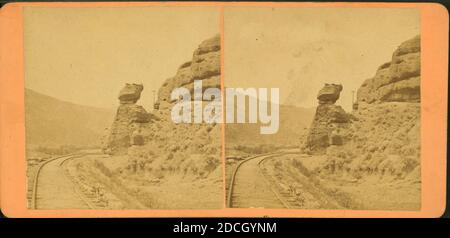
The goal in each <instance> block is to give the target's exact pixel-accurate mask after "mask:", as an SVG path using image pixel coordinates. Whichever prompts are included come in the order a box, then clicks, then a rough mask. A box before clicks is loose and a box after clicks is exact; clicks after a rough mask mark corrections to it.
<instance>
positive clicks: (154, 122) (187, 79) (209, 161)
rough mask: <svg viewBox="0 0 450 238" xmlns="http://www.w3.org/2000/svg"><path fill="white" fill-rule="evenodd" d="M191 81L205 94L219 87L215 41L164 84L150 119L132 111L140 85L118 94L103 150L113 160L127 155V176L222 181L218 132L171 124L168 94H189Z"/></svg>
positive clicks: (212, 128)
mask: <svg viewBox="0 0 450 238" xmlns="http://www.w3.org/2000/svg"><path fill="white" fill-rule="evenodd" d="M194 80H202V85H203V88H207V87H220V37H219V36H215V37H213V38H211V39H208V40H205V41H203V42H202V43H201V44H200V45H199V46H198V48H197V49H195V51H194V53H193V57H192V60H191V61H189V62H186V63H184V64H182V65H181V66H180V67H179V68H178V70H177V72H176V74H175V76H173V77H171V78H169V79H167V80H166V81H165V82H164V83H163V85H162V86H161V88H160V89H159V91H158V99H157V103H158V105H159V106H158V107H155V110H153V111H152V112H151V113H147V112H146V111H145V109H144V108H143V107H141V106H139V105H136V102H137V101H138V100H139V97H140V94H141V92H142V90H143V86H142V85H136V84H127V85H126V86H125V87H124V88H123V89H122V90H121V91H120V93H119V100H120V106H119V108H118V110H117V115H116V118H115V121H114V123H113V125H112V128H111V130H110V136H109V141H108V144H107V146H106V148H107V150H108V152H109V153H111V154H114V155H118V154H119V155H126V158H127V160H128V162H127V163H125V164H127V165H126V166H125V167H124V171H125V172H126V173H132V174H136V173H141V174H142V175H143V177H146V178H148V179H149V180H151V179H158V180H160V179H163V178H164V176H166V175H173V174H178V175H179V174H182V175H183V179H187V178H188V177H190V178H193V179H197V178H206V177H211V176H214V178H220V177H221V176H222V175H221V169H220V167H219V166H220V163H221V160H220V153H221V130H220V129H221V127H220V126H219V125H216V124H204V123H195V124H190V123H180V124H176V123H174V122H173V121H172V120H171V116H170V115H171V109H172V107H173V105H174V103H175V102H172V101H171V100H170V95H171V92H172V90H173V89H175V88H178V87H185V88H188V89H190V90H191V91H193V88H194ZM137 164H138V165H139V166H136V165H137ZM130 168H132V169H130ZM217 181H219V180H217Z"/></svg>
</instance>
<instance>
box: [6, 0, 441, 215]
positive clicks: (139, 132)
mask: <svg viewBox="0 0 450 238" xmlns="http://www.w3.org/2000/svg"><path fill="white" fill-rule="evenodd" d="M0 18H1V20H0V42H1V43H2V44H1V50H0V149H1V150H0V151H1V153H0V205H1V210H2V212H3V214H5V215H6V216H7V217H264V216H267V217H439V216H441V215H442V213H443V212H444V209H445V207H446V204H445V203H446V202H445V201H446V200H445V199H446V176H447V175H446V138H447V135H446V131H447V95H448V94H447V87H448V85H447V83H448V68H447V66H448V12H447V10H446V8H445V7H443V6H442V5H439V4H434V3H269V2H265V3H256V2H251V3H250V2H220V3H219V2H165V3H162V2H151V3H144V2H139V3H137V2H136V3H122V2H115V3H106V2H105V3H11V4H6V5H5V6H3V8H2V9H1V10H0Z"/></svg>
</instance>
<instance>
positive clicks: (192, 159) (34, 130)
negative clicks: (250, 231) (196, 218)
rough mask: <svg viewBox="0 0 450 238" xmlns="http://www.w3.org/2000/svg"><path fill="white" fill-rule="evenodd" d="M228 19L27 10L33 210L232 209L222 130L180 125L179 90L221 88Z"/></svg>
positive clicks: (190, 12)
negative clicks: (223, 29) (197, 85)
mask: <svg viewBox="0 0 450 238" xmlns="http://www.w3.org/2000/svg"><path fill="white" fill-rule="evenodd" d="M219 16H220V15H219V9H218V8H217V7H178V6H174V7H163V6H161V7H119V8H117V7H116V8H114V7H90V8H88V7H84V8H76V7H74V8H71V7H67V8H64V7H26V8H25V9H24V58H25V62H24V64H25V66H24V68H25V69H24V71H25V80H24V81H25V119H26V123H25V124H26V125H25V126H26V160H27V166H28V168H27V177H28V180H27V182H28V183H27V187H28V194H27V197H28V206H29V208H30V209H45V210H48V209H97V210H98V209H114V210H120V209H218V208H222V207H223V204H224V202H223V174H222V167H223V166H222V160H221V154H222V151H221V126H220V125H219V124H210V123H208V124H207V123H196V124H188V123H174V121H173V120H172V118H171V110H172V107H173V106H174V105H175V104H176V102H177V99H174V98H172V97H171V93H172V90H174V89H176V88H185V89H188V90H193V89H194V80H203V86H204V87H212V86H215V87H219V88H220V69H221V67H220V49H221V46H220V29H219V22H220V18H219ZM201 102H202V101H201V100H200V103H201Z"/></svg>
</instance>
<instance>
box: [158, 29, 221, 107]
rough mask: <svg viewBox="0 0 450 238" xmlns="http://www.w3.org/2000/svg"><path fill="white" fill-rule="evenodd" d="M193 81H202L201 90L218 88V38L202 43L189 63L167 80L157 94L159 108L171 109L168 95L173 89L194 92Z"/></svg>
mask: <svg viewBox="0 0 450 238" xmlns="http://www.w3.org/2000/svg"><path fill="white" fill-rule="evenodd" d="M194 80H202V86H203V89H205V88H210V87H215V88H220V36H219V35H217V36H215V37H213V38H211V39H208V40H205V41H203V42H202V43H201V44H200V45H199V46H198V48H197V49H196V50H195V51H194V54H193V57H192V60H191V61H188V62H186V63H184V64H182V65H181V66H180V67H179V68H178V71H177V73H176V75H175V76H174V77H172V78H169V79H167V80H166V81H165V82H164V84H163V86H162V87H161V88H160V89H159V92H158V103H159V104H160V108H162V109H163V110H164V109H167V108H171V107H172V105H171V103H172V102H171V101H170V94H171V92H172V90H173V89H174V88H177V87H185V88H187V89H189V90H190V91H191V93H192V92H193V90H194Z"/></svg>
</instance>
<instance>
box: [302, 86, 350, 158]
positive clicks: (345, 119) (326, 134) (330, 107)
mask: <svg viewBox="0 0 450 238" xmlns="http://www.w3.org/2000/svg"><path fill="white" fill-rule="evenodd" d="M341 91H342V85H338V84H325V86H324V87H323V88H322V89H321V90H320V91H319V94H318V95H317V99H318V100H319V106H318V107H317V109H316V114H315V116H314V120H313V123H312V125H311V128H310V130H309V134H308V137H307V139H306V143H305V145H304V147H303V149H304V150H305V151H306V152H308V153H314V154H322V153H325V152H326V148H327V147H328V146H330V145H342V144H343V138H342V136H341V135H340V134H339V131H340V128H344V127H346V126H347V125H348V123H349V122H350V117H349V115H348V114H347V113H346V112H345V111H344V109H342V107H341V106H338V105H335V104H334V103H335V102H336V100H337V99H339V94H340V92H341Z"/></svg>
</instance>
